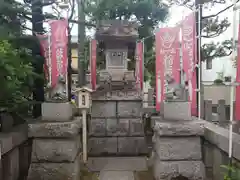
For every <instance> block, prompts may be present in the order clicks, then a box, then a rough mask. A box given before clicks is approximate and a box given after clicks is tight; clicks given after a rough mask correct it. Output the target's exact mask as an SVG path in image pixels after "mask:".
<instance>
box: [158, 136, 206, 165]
mask: <svg viewBox="0 0 240 180" xmlns="http://www.w3.org/2000/svg"><path fill="white" fill-rule="evenodd" d="M155 151H156V154H157V155H158V157H159V159H160V160H168V161H169V160H188V161H191V160H199V161H200V160H201V159H202V149H201V140H200V137H178V138H171V137H161V138H156V141H155Z"/></svg>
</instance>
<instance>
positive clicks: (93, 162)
mask: <svg viewBox="0 0 240 180" xmlns="http://www.w3.org/2000/svg"><path fill="white" fill-rule="evenodd" d="M87 166H88V169H89V170H90V171H92V172H101V171H147V170H148V166H147V158H146V157H145V156H142V157H90V158H89V159H88V163H87ZM104 180H106V179H104Z"/></svg>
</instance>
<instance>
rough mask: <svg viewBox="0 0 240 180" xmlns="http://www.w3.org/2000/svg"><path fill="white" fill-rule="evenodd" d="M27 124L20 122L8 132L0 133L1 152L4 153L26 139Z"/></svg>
mask: <svg viewBox="0 0 240 180" xmlns="http://www.w3.org/2000/svg"><path fill="white" fill-rule="evenodd" d="M27 128H28V126H27V124H22V125H19V126H16V127H14V128H13V129H12V131H11V132H8V133H0V144H1V146H2V149H1V153H2V155H4V154H5V153H7V152H9V151H10V150H12V149H13V148H15V147H17V146H19V145H20V144H22V143H23V142H24V141H27V139H28V133H27V132H28V130H27Z"/></svg>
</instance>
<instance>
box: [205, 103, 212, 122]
mask: <svg viewBox="0 0 240 180" xmlns="http://www.w3.org/2000/svg"><path fill="white" fill-rule="evenodd" d="M204 113H205V120H206V121H212V100H210V99H209V100H205V109H204Z"/></svg>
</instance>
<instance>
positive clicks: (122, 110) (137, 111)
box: [117, 101, 142, 117]
mask: <svg viewBox="0 0 240 180" xmlns="http://www.w3.org/2000/svg"><path fill="white" fill-rule="evenodd" d="M141 111H142V103H141V101H139V102H138V101H136V102H128V101H119V102H118V109H117V112H118V115H119V117H141Z"/></svg>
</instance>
